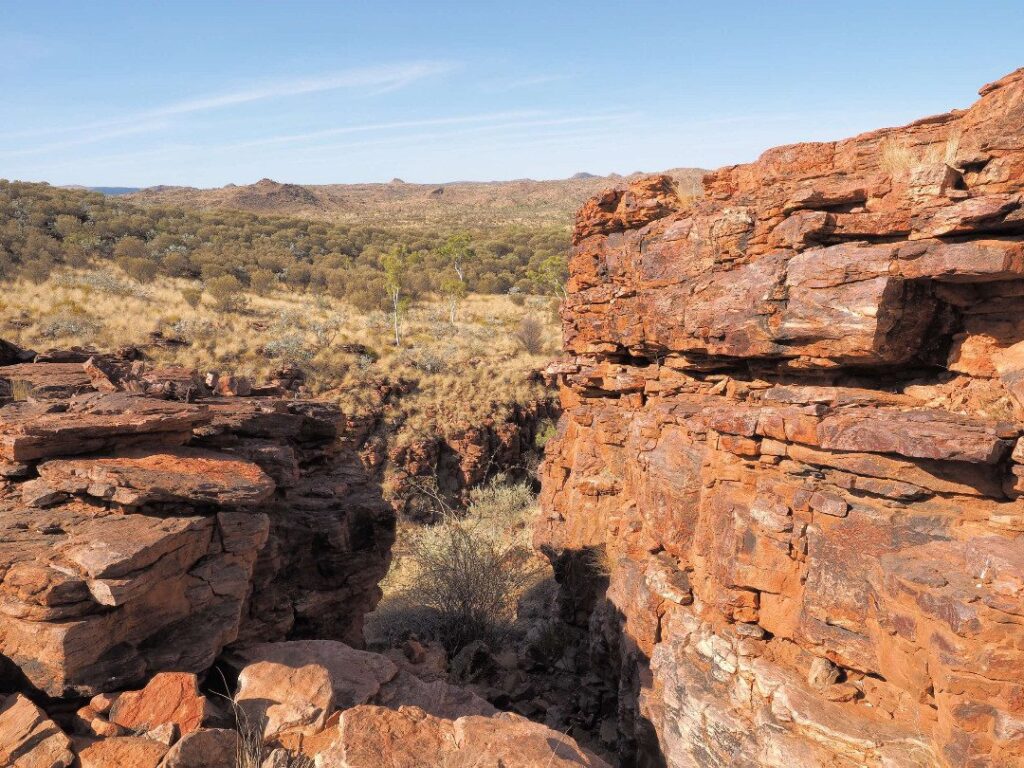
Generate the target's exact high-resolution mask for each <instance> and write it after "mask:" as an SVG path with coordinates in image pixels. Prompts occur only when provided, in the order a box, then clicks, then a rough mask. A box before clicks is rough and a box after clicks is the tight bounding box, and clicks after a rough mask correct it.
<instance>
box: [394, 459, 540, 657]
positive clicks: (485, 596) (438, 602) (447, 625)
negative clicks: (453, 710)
mask: <svg viewBox="0 0 1024 768" xmlns="http://www.w3.org/2000/svg"><path fill="white" fill-rule="evenodd" d="M533 501H534V496H533V493H532V492H531V491H530V489H529V487H528V486H526V485H525V484H522V483H519V484H507V483H505V482H503V481H502V480H501V479H498V480H497V481H496V482H493V483H491V484H490V485H488V486H486V487H484V488H479V489H476V490H474V491H473V495H472V500H471V503H470V506H469V509H468V510H467V511H466V513H465V515H464V516H461V517H456V516H455V515H453V514H451V513H450V512H449V513H447V514H445V515H444V516H443V518H442V521H441V522H440V523H437V524H436V525H434V526H431V527H429V528H424V529H422V530H420V531H418V532H417V533H416V534H414V535H413V537H412V540H411V542H410V544H409V555H408V557H409V560H410V562H411V564H412V574H411V578H410V580H409V586H408V587H407V588H406V589H405V590H404V591H403V598H404V602H405V604H406V606H414V605H415V606H421V607H422V608H425V609H427V610H428V611H429V615H430V616H432V618H433V624H432V626H421V627H420V628H419V629H420V632H421V636H424V635H425V636H426V638H427V639H434V640H438V641H440V642H441V643H442V644H444V646H445V648H446V649H447V650H448V652H449V653H452V654H454V653H457V652H458V651H459V650H460V649H461V648H463V647H464V646H465V645H467V644H468V643H470V642H472V641H474V640H484V641H497V640H500V639H501V638H502V637H503V636H504V635H506V634H507V633H508V632H509V631H510V629H511V627H512V623H513V621H514V620H515V614H516V605H517V603H518V600H519V598H520V597H521V596H522V594H523V592H524V591H525V589H526V588H527V587H528V586H529V585H530V584H531V582H532V581H534V580H535V578H536V573H537V571H536V567H535V565H534V563H533V560H532V553H531V550H530V546H529V541H528V525H527V522H526V521H527V517H528V514H529V512H530V510H531V509H532V506H533Z"/></svg>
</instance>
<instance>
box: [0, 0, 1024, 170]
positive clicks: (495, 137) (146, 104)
mask: <svg viewBox="0 0 1024 768" xmlns="http://www.w3.org/2000/svg"><path fill="white" fill-rule="evenodd" d="M1022 41H1024V3H1021V2H1020V0H1006V1H1005V2H985V1H984V0H979V1H978V2H970V3H964V2H945V1H941V0H930V1H928V2H924V1H923V0H922V1H921V2H898V1H897V0H889V2H874V1H873V0H858V1H857V2H855V3H836V2H820V1H819V2H767V1H764V2H729V1H728V0H720V2H716V3H705V2H700V3H697V2H682V1H678V2H671V1H670V0H665V1H664V2H660V3H654V2H646V3H640V2H627V0H617V1H615V2H602V1H601V0H589V2H575V0H565V1H559V0H548V1H547V2H532V1H531V0H520V1H519V2H514V3H504V2H503V3H492V2H486V1H485V0H478V1H477V2H444V1H443V0H432V2H387V1H386V0H378V2H330V3H328V2H312V1H306V2H303V1H302V0H292V1H290V2H283V1H282V2H254V1H253V0H247V2H216V1H215V0H207V2H191V1H190V0H176V2H162V3H157V2H139V0H134V1H133V2H102V3H101V2H81V1H80V0H76V1H75V2H46V1H45V0H34V2H31V3H30V2H14V1H13V0H0V177H3V178H12V179H14V178H16V179H26V180H40V181H49V182H51V183H55V184H73V183H78V184H89V185H115V184H117V185H130V186H146V185H153V184H189V185H194V186H219V185H221V184H226V183H229V182H234V183H239V184H242V183H250V182H253V181H256V180H257V179H259V178H261V177H264V176H269V177H271V178H274V179H277V180H280V181H293V182H300V183H331V182H358V181H387V180H389V179H391V178H393V177H400V178H403V179H405V180H406V181H417V182H434V181H451V180H456V179H479V180H487V179H511V178H523V177H530V178H559V177H565V176H568V175H571V174H572V173H575V172H577V171H589V172H592V173H601V174H604V173H610V172H613V171H615V172H620V173H629V172H632V171H635V170H645V171H654V170H660V169H665V168H669V167H675V166H702V167H708V168H712V167H717V166H720V165H724V164H728V163H735V162H745V161H749V160H752V159H754V158H755V157H756V156H757V155H758V154H759V153H760V152H761V151H763V150H764V149H766V148H768V147H771V146H774V145H777V144H782V143H790V142H795V141H804V140H820V139H834V138H841V137H844V136H847V135H852V134H855V133H858V132H861V131H864V130H870V129H872V128H876V127H881V126H884V125H895V124H901V123H904V122H907V121H909V120H912V119H915V118H917V117H921V116H924V115H928V114H933V113H936V112H942V111H946V110H947V109H950V108H954V107H965V106H967V105H969V104H970V103H971V102H972V101H973V100H974V98H975V96H976V92H977V89H978V88H979V87H980V86H981V85H983V84H984V83H986V82H988V81H991V80H993V79H996V78H998V77H1000V76H1002V75H1004V74H1006V73H1007V72H1009V71H1012V70H1013V69H1015V68H1017V67H1020V66H1024V42H1022Z"/></svg>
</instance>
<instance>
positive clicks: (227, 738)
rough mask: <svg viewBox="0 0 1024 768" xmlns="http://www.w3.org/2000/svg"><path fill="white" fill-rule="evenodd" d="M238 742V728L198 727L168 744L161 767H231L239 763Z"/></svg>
mask: <svg viewBox="0 0 1024 768" xmlns="http://www.w3.org/2000/svg"><path fill="white" fill-rule="evenodd" d="M239 746H240V741H239V736H238V732H237V731H233V730H230V729H225V728H201V729H200V730H197V731H192V732H191V733H189V734H186V735H185V736H183V737H182V738H181V740H180V741H178V742H177V743H176V744H175V745H174V746H173V747H171V748H170V750H169V751H168V752H167V755H166V757H164V761H163V762H162V763H161V764H160V768H231V766H237V765H239V762H238V753H239ZM254 768H255V767H254Z"/></svg>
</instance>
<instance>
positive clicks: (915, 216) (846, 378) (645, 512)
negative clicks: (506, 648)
mask: <svg viewBox="0 0 1024 768" xmlns="http://www.w3.org/2000/svg"><path fill="white" fill-rule="evenodd" d="M704 192H705V194H704V197H703V198H701V199H699V200H695V201H684V200H681V199H680V198H679V197H678V196H677V194H676V192H675V189H674V187H673V185H672V184H671V183H670V181H669V180H668V179H666V178H662V177H653V178H648V179H645V180H642V181H638V182H635V183H633V184H631V185H630V186H629V187H628V189H620V190H617V191H613V192H609V193H607V194H605V195H603V196H601V197H599V198H597V199H594V200H592V201H590V202H589V203H587V204H586V205H585V206H584V208H583V209H582V211H581V212H580V215H579V218H578V220H577V224H576V230H575V245H574V249H573V255H572V259H571V278H570V282H569V298H568V301H567V302H566V304H565V308H564V315H563V316H564V323H565V345H566V350H567V353H568V355H569V357H568V358H567V359H565V360H563V361H561V362H559V363H557V364H556V365H554V366H553V367H552V369H551V372H552V373H553V374H557V376H558V378H559V380H560V384H561V398H562V402H563V405H564V407H565V408H566V414H565V416H564V417H563V419H562V421H561V425H560V429H559V434H558V436H557V438H556V439H554V440H553V441H552V442H551V443H549V448H548V459H547V462H546V465H545V468H544V473H543V474H544V477H543V480H544V493H543V507H544V512H545V514H544V517H543V519H542V521H541V524H540V526H539V528H538V531H537V540H538V543H539V544H540V545H541V546H542V547H544V548H545V549H546V550H547V551H548V552H549V553H550V555H551V557H552V558H553V559H554V560H555V562H556V566H557V567H556V570H557V572H558V573H559V574H560V575H561V577H562V579H563V581H564V582H565V583H567V584H568V583H570V582H574V585H573V586H574V590H575V595H573V594H570V593H569V591H568V590H567V591H566V593H565V594H564V596H563V597H564V598H565V602H566V603H568V602H569V599H570V598H573V600H574V602H573V605H574V606H575V608H576V610H575V611H574V612H573V611H570V612H569V617H570V619H571V620H573V621H575V622H576V623H578V624H581V625H587V626H588V627H589V630H590V638H591V641H590V643H591V654H592V659H593V660H594V662H595V663H594V668H595V669H601V670H605V671H606V673H607V674H612V675H614V676H616V677H617V684H618V686H619V692H620V703H619V705H618V717H619V733H620V737H619V738H620V748H621V749H622V751H623V753H624V754H628V755H632V757H631V758H630V760H631V761H632V762H635V763H638V764H642V765H658V764H661V765H668V766H672V767H673V768H675V767H678V766H701V767H702V768H706V767H707V766H796V765H801V766H802V765H828V766H883V765H884V766H1006V767H1009V766H1015V765H1020V764H1021V763H1022V762H1024V499H1022V498H1021V494H1022V493H1024V443H1022V442H1021V441H1020V437H1021V434H1022V430H1024V384H1022V381H1024V320H1022V318H1024V242H1022V240H1024V70H1021V71H1018V72H1016V73H1014V74H1012V75H1010V76H1008V77H1006V78H1004V79H1003V80H1001V81H999V82H997V83H993V84H991V85H989V86H986V87H985V88H984V89H982V91H981V99H980V100H979V101H978V102H977V103H976V104H975V105H974V106H973V107H971V108H970V109H969V110H966V111H960V112H953V113H950V114H946V115H940V116H937V117H932V118H927V119H924V120H921V121H918V122H916V123H914V124H911V125H909V126H906V127H904V128H898V129H888V130H882V131H878V132H875V133H869V134H864V135H862V136H858V137H856V138H853V139H849V140H846V141H840V142H835V143H824V144H802V145H796V146H790V147H781V148H778V149H774V150H770V151H768V152H766V153H765V154H764V155H763V156H762V157H761V158H760V159H759V160H758V161H757V162H755V163H752V164H750V165H742V166H736V167H731V168H725V169H723V170H720V171H717V172H715V173H711V174H709V175H708V176H707V177H706V178H705V180H704ZM573 563H577V564H581V563H582V564H584V565H585V566H586V567H585V568H576V569H573V568H572V567H571V566H572V564H573ZM588 569H589V572H590V573H591V577H590V582H589V583H590V586H591V588H592V589H593V590H594V594H593V595H592V599H590V600H581V599H580V597H579V595H580V584H579V579H575V580H574V579H570V578H568V576H567V574H570V573H573V572H575V573H579V572H583V571H587V570H588ZM606 585H607V589H606V590H605V589H604V588H605V586H606Z"/></svg>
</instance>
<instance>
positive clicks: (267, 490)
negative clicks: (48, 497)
mask: <svg viewBox="0 0 1024 768" xmlns="http://www.w3.org/2000/svg"><path fill="white" fill-rule="evenodd" d="M38 471H39V475H40V477H41V478H42V479H43V481H44V482H45V483H46V484H47V485H48V486H50V488H52V489H53V490H56V491H61V492H64V493H71V494H86V495H89V496H95V497H98V498H102V499H109V500H110V501H113V502H115V503H118V504H123V505H125V506H140V505H142V504H161V503H174V502H189V503H198V504H217V505H219V506H224V507H241V506H247V505H255V504H259V503H260V502H261V501H263V500H264V499H266V498H267V497H269V496H270V495H271V494H272V493H273V492H274V487H275V486H274V481H273V480H271V479H270V477H268V476H267V474H266V473H264V472H263V470H261V469H260V468H259V467H258V466H256V465H255V464H253V463H252V462H249V461H245V460H244V459H240V458H237V457H234V456H227V455H225V454H220V453H214V452H213V451H205V450H201V449H197V448H175V449H169V450H167V451H163V452H159V453H152V452H148V451H142V450H136V451H127V452H123V453H119V454H115V455H107V456H90V457H89V458H87V459H55V460H52V461H47V462H44V463H42V464H40V465H39V468H38Z"/></svg>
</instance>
